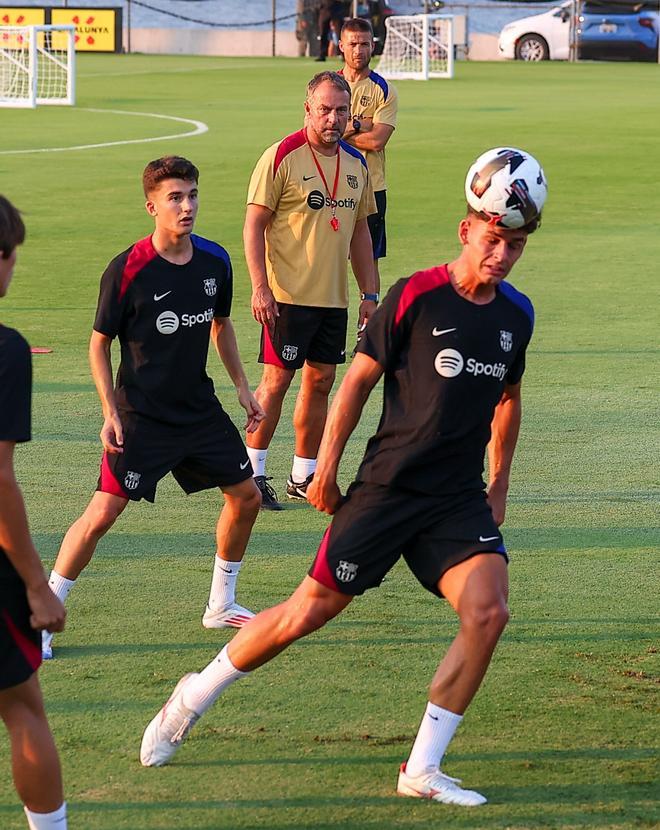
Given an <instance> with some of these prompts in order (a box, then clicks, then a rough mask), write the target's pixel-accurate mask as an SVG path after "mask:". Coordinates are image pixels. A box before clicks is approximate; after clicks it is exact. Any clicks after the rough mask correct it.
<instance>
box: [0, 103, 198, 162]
mask: <svg viewBox="0 0 660 830" xmlns="http://www.w3.org/2000/svg"><path fill="white" fill-rule="evenodd" d="M80 111H81V112H100V113H111V114H112V115H141V116H142V117H143V118H144V117H146V118H163V119H165V120H166V121H178V122H179V123H181V124H190V125H191V126H192V127H194V129H193V130H189V131H188V132H185V133H175V134H173V135H159V136H155V137H154V138H131V139H125V140H123V141H104V142H103V143H101V144H76V145H75V146H72V147H37V148H35V149H33V150H0V156H16V155H24V154H27V153H66V152H68V151H70V150H94V149H97V148H99V147H119V146H120V145H123V144H147V143H149V142H152V141H167V140H171V139H174V138H191V137H192V136H194V135H201V134H202V133H206V132H208V129H209V128H208V125H207V124H205V123H204V122H203V121H195V120H194V119H192V118H179V117H177V116H175V115H161V114H160V113H157V112H134V111H132V110H106V109H93V108H91V107H82V108H81V109H80Z"/></svg>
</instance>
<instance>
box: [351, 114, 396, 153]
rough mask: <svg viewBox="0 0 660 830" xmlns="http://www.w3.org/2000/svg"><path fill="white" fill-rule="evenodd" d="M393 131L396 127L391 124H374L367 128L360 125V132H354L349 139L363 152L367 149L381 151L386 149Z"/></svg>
mask: <svg viewBox="0 0 660 830" xmlns="http://www.w3.org/2000/svg"><path fill="white" fill-rule="evenodd" d="M367 120H370V119H367ZM360 123H361V122H360ZM393 132H394V127H392V126H391V125H390V124H373V126H370V127H367V128H366V129H365V128H363V127H362V126H360V132H359V133H354V134H353V135H352V136H350V138H349V139H348V141H349V143H350V144H352V145H353V147H357V149H358V150H362V151H363V152H365V151H366V150H374V151H375V152H380V151H381V150H384V149H385V145H386V144H387V142H388V141H389V140H390V138H391V136H392V133H393Z"/></svg>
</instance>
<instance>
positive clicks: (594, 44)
mask: <svg viewBox="0 0 660 830" xmlns="http://www.w3.org/2000/svg"><path fill="white" fill-rule="evenodd" d="M572 8H573V3H572V2H571V0H567V2H565V3H562V5H561V6H557V7H556V8H554V9H551V10H550V11H548V12H544V13H543V14H535V15H532V16H531V17H523V18H522V19H521V20H514V21H513V22H512V23H508V24H507V25H506V26H505V27H504V28H503V29H502V31H501V32H500V37H499V49H500V52H501V53H502V55H503V56H504V57H505V58H516V59H517V60H523V61H542V60H548V59H550V60H567V59H568V55H569V39H570V28H571V26H570V23H571V14H572ZM657 8H658V6H657V3H655V4H653V5H651V4H649V3H644V2H640V3H633V2H625V0H621V2H605V1H604V0H601V2H599V1H598V0H588V2H585V3H583V4H582V8H581V10H580V13H579V16H578V19H577V21H576V33H577V42H578V50H579V56H580V58H586V59H601V60H622V59H628V60H646V61H657V60H658V32H659V31H660V15H659V14H658V11H657Z"/></svg>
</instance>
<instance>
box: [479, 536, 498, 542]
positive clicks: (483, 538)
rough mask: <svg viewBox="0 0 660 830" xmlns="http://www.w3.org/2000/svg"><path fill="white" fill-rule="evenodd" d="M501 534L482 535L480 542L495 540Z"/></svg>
mask: <svg viewBox="0 0 660 830" xmlns="http://www.w3.org/2000/svg"><path fill="white" fill-rule="evenodd" d="M499 538H500V537H499V536H480V537H479V541H480V542H493V541H494V540H495V539H499Z"/></svg>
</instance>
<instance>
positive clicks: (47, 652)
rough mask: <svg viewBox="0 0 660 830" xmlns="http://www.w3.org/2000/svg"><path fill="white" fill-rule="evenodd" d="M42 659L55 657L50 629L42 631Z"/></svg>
mask: <svg viewBox="0 0 660 830" xmlns="http://www.w3.org/2000/svg"><path fill="white" fill-rule="evenodd" d="M41 659H42V660H52V659H53V635H52V634H51V633H50V631H42V632H41Z"/></svg>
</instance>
